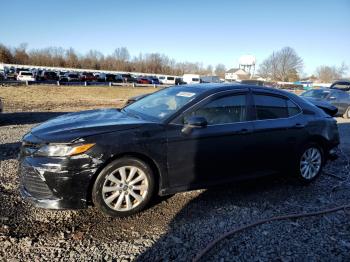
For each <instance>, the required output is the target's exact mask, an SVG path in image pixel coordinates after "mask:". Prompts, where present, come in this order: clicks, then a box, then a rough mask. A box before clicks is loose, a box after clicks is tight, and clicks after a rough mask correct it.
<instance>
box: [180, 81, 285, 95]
mask: <svg viewBox="0 0 350 262" xmlns="http://www.w3.org/2000/svg"><path fill="white" fill-rule="evenodd" d="M186 87H187V88H188V89H189V90H191V88H193V89H197V90H203V91H211V92H213V93H215V92H218V91H226V90H246V89H250V90H253V91H261V92H269V93H276V94H281V95H289V94H291V93H290V92H287V91H284V90H280V89H275V88H271V87H264V86H257V85H251V84H241V83H201V84H190V85H186Z"/></svg>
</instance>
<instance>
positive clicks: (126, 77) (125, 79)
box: [121, 74, 137, 83]
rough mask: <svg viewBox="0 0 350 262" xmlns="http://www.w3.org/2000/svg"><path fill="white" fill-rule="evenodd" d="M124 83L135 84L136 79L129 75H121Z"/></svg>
mask: <svg viewBox="0 0 350 262" xmlns="http://www.w3.org/2000/svg"><path fill="white" fill-rule="evenodd" d="M121 77H122V78H123V82H124V83H137V79H136V78H135V77H133V76H132V75H131V74H121Z"/></svg>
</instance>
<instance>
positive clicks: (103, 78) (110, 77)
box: [97, 73, 123, 83]
mask: <svg viewBox="0 0 350 262" xmlns="http://www.w3.org/2000/svg"><path fill="white" fill-rule="evenodd" d="M97 80H98V81H99V82H117V83H121V82H123V78H122V77H121V76H120V75H115V74H109V73H108V74H106V73H100V74H99V75H98V78H97Z"/></svg>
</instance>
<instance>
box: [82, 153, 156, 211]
mask: <svg viewBox="0 0 350 262" xmlns="http://www.w3.org/2000/svg"><path fill="white" fill-rule="evenodd" d="M123 157H133V158H137V159H139V160H141V161H143V162H145V163H147V164H148V165H149V166H150V168H151V169H152V171H153V173H154V175H155V178H154V179H155V185H156V188H155V192H157V194H158V195H159V189H160V188H161V183H162V176H161V169H160V167H159V165H158V164H157V162H156V161H154V160H153V159H152V158H150V157H149V156H147V155H145V154H142V153H139V152H125V153H121V154H117V155H114V156H112V157H110V158H108V159H107V160H106V161H105V162H104V163H103V164H102V165H101V166H100V167H99V168H98V169H97V170H96V172H95V173H94V175H93V176H92V177H91V179H90V182H89V187H88V192H87V202H88V203H89V204H92V188H93V186H94V184H95V181H96V179H97V177H98V175H99V174H100V173H101V171H102V170H103V169H104V168H105V167H106V166H107V165H109V164H110V163H112V162H113V161H115V160H117V159H120V158H123Z"/></svg>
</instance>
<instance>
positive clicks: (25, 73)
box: [21, 72, 33, 76]
mask: <svg viewBox="0 0 350 262" xmlns="http://www.w3.org/2000/svg"><path fill="white" fill-rule="evenodd" d="M21 75H22V76H32V75H33V74H32V73H29V72H22V73H21Z"/></svg>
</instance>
